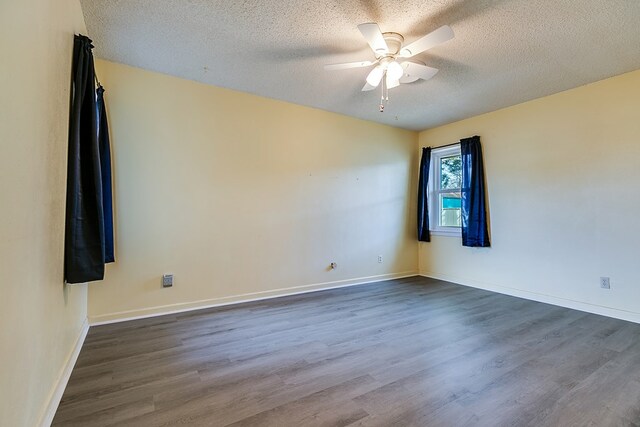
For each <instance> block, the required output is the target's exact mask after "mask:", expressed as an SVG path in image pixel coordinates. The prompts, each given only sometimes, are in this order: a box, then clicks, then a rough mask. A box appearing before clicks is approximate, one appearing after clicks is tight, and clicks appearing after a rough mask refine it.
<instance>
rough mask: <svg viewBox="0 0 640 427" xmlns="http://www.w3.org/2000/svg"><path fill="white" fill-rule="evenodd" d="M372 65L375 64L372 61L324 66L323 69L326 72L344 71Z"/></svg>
mask: <svg viewBox="0 0 640 427" xmlns="http://www.w3.org/2000/svg"><path fill="white" fill-rule="evenodd" d="M373 64H375V62H373V61H359V62H345V63H343V64H329V65H325V66H324V69H325V70H327V71H335V70H346V69H349V68H360V67H368V66H369V65H373Z"/></svg>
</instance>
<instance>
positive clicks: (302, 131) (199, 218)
mask: <svg viewBox="0 0 640 427" xmlns="http://www.w3.org/2000/svg"><path fill="white" fill-rule="evenodd" d="M97 67H98V68H97V69H98V74H99V77H100V79H101V81H102V83H103V84H104V86H105V87H106V90H107V92H106V95H105V96H106V102H107V109H108V113H109V119H110V126H111V137H112V142H113V153H114V170H115V172H114V176H115V211H116V218H117V220H116V221H117V222H116V229H117V233H116V258H117V262H116V263H115V264H113V265H109V266H108V268H107V272H106V277H107V279H106V280H105V281H104V282H102V283H93V284H91V285H90V286H89V316H90V319H91V320H92V321H106V320H110V319H113V318H123V317H132V316H139V315H146V314H150V313H156V312H167V311H170V310H176V309H185V308H189V307H197V306H202V305H207V304H217V303H223V302H229V301H236V300H241V299H248V298H257V297H265V296H269V295H277V294H280V293H283V292H295V291H301V290H305V289H311V288H315V287H324V286H332V285H340V284H346V283H351V282H352V281H354V280H359V279H364V280H369V279H371V280H374V279H377V278H384V277H393V275H394V274H411V273H416V272H417V244H416V242H415V237H414V235H415V230H414V229H415V215H414V210H415V209H414V208H413V206H414V205H415V197H414V194H415V188H414V187H415V182H414V179H413V178H414V177H415V163H416V162H415V160H416V158H417V156H416V152H415V147H416V144H417V133H415V132H409V131H403V130H399V129H395V128H391V127H388V126H382V125H378V124H375V123H371V122H366V121H362V120H356V119H352V118H348V117H345V116H341V115H337V114H333V113H328V112H324V111H320V110H316V109H311V108H306V107H301V106H297V105H293V104H289V103H284V102H279V101H274V100H269V99H265V98H260V97H257V96H253V95H249V94H245V93H240V92H235V91H231V90H226V89H221V88H216V87H212V86H206V85H203V84H199V83H195V82H192V81H188V80H182V79H178V78H175V77H170V76H166V75H162V74H158V73H153V72H149V71H144V70H141V69H136V68H131V67H127V66H124V65H120V64H115V63H110V62H106V61H100V62H99V63H98V65H97ZM378 255H382V256H383V263H382V264H379V263H378V259H377V258H378ZM332 261H335V262H337V263H338V269H337V270H334V271H328V270H327V267H328V266H329V264H330V263H331V262H332ZM163 273H173V274H175V285H174V287H173V288H170V289H162V288H161V287H160V282H161V275H162V274H163Z"/></svg>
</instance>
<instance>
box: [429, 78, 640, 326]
mask: <svg viewBox="0 0 640 427" xmlns="http://www.w3.org/2000/svg"><path fill="white" fill-rule="evenodd" d="M488 96H489V95H488ZM475 134H477V135H480V136H481V137H482V142H483V148H484V157H485V164H486V177H487V188H488V195H489V206H490V217H491V229H492V231H491V239H492V248H490V249H471V248H463V247H462V246H461V244H460V238H451V237H437V236H435V237H433V242H432V243H429V244H426V243H425V244H423V243H421V244H420V248H419V259H420V261H419V263H420V271H421V273H422V274H425V275H428V276H433V277H439V278H444V279H447V280H451V281H453V282H458V283H463V284H469V285H473V286H478V287H484V288H487V289H493V290H497V291H500V292H506V293H512V294H515V295H521V296H525V297H528V298H534V299H539V300H544V301H549V302H554V303H557V304H562V305H568V306H573V307H576V308H581V309H585V310H589V311H595V312H600V313H604V314H610V315H614V316H618V317H623V318H628V319H633V320H636V321H640V314H639V313H640V279H639V278H640V269H639V268H638V254H639V252H638V242H639V241H640V221H638V218H637V216H638V212H640V70H639V71H635V72H632V73H628V74H624V75H621V76H618V77H614V78H611V79H607V80H603V81H600V82H597V83H593V84H590V85H587V86H582V87H579V88H577V89H573V90H570V91H566V92H562V93H559V94H555V95H552V96H548V97H545V98H541V99H537V100H534V101H530V102H527V103H524V104H520V105H517V106H514V107H510V108H506V109H503V110H499V111H496V112H493V113H489V114H484V115H481V116H477V117H473V118H470V119H467V120H463V121H460V122H457V123H453V124H450V125H446V126H442V127H439V128H435V129H431V130H428V131H425V132H422V133H421V134H420V146H427V145H431V146H438V145H442V144H446V143H451V142H455V141H457V140H459V139H460V138H462V137H466V136H471V135H475ZM600 276H610V277H611V290H608V291H607V290H601V289H600V288H599V277H600Z"/></svg>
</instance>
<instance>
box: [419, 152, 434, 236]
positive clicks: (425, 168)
mask: <svg viewBox="0 0 640 427" xmlns="http://www.w3.org/2000/svg"><path fill="white" fill-rule="evenodd" d="M430 163H431V147H424V148H423V149H422V157H421V159H420V177H419V179H418V240H419V241H420V242H429V241H431V237H430V235H429V199H428V194H427V193H428V191H429V166H430Z"/></svg>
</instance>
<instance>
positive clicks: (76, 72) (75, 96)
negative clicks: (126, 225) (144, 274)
mask: <svg viewBox="0 0 640 427" xmlns="http://www.w3.org/2000/svg"><path fill="white" fill-rule="evenodd" d="M92 49H93V45H92V43H91V40H90V39H89V38H88V37H86V36H82V35H76V36H75V38H74V45H73V65H72V81H71V108H70V117H69V156H68V165H67V210H66V221H65V254H64V277H65V280H66V281H67V283H83V282H90V281H93V280H102V279H103V278H104V264H105V260H106V257H105V223H104V194H103V185H104V184H103V173H102V167H103V166H102V165H103V163H102V161H101V146H100V143H99V140H98V108H97V102H96V92H95V85H94V81H95V70H94V68H93V53H92ZM105 130H106V127H105ZM107 140H108V138H107ZM109 163H110V162H109ZM109 175H110V173H109ZM109 184H110V181H109ZM110 200H111V199H109V202H110Z"/></svg>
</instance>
